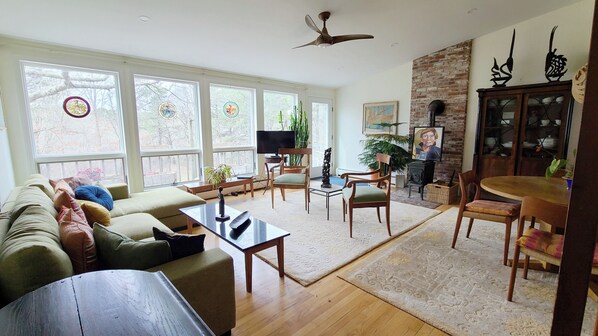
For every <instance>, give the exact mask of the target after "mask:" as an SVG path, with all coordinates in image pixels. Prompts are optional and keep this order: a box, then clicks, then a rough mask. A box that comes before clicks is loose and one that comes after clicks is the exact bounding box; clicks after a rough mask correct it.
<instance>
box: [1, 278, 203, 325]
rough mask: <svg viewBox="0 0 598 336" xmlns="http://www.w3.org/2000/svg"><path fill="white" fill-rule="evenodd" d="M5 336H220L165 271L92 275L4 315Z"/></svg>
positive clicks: (34, 296) (61, 283) (25, 299)
mask: <svg viewBox="0 0 598 336" xmlns="http://www.w3.org/2000/svg"><path fill="white" fill-rule="evenodd" d="M0 326H1V327H0V330H2V334H3V335H13V336H15V335H23V336H25V335H27V336H28V335H214V334H213V333H212V331H211V330H210V329H209V328H208V327H207V325H206V324H205V323H204V322H203V321H202V320H201V318H200V317H199V316H198V315H197V314H196V313H195V311H194V310H193V308H191V306H189V304H188V303H187V301H186V300H185V299H184V298H183V297H182V296H181V294H180V293H179V292H178V291H177V290H176V289H175V288H174V286H173V285H172V283H170V281H168V279H167V278H166V277H165V276H164V274H163V273H162V272H157V273H151V272H144V271H133V270H110V271H99V272H90V273H85V274H81V275H75V276H72V277H70V278H67V279H63V280H58V281H56V282H53V283H51V284H49V285H46V286H44V287H41V288H38V289H37V290H35V291H33V292H30V293H27V294H25V295H24V296H22V297H21V298H19V299H17V300H15V301H13V302H11V303H10V304H9V305H7V306H6V307H4V308H2V309H1V310H0Z"/></svg>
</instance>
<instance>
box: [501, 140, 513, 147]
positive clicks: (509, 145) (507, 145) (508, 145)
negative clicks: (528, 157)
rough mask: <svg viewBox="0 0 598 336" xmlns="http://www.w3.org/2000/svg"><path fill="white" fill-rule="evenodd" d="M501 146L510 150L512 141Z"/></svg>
mask: <svg viewBox="0 0 598 336" xmlns="http://www.w3.org/2000/svg"><path fill="white" fill-rule="evenodd" d="M502 146H503V147H504V148H512V147H513V141H509V142H505V143H503V144H502Z"/></svg>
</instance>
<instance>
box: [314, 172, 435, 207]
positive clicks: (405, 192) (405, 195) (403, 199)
mask: <svg viewBox="0 0 598 336" xmlns="http://www.w3.org/2000/svg"><path fill="white" fill-rule="evenodd" d="M316 181H317V182H316ZM312 183H321V180H320V179H317V180H314V182H312ZM330 183H332V184H336V185H340V186H342V185H345V180H343V179H341V178H340V177H338V176H330ZM424 190H425V188H424ZM390 199H391V200H393V201H395V202H400V203H406V204H411V205H417V206H421V207H424V208H428V209H436V208H438V206H440V205H441V203H436V202H430V201H426V200H425V199H426V195H425V191H424V199H423V200H422V198H421V195H420V194H419V192H418V189H417V187H411V197H409V188H395V187H392V188H391V192H390Z"/></svg>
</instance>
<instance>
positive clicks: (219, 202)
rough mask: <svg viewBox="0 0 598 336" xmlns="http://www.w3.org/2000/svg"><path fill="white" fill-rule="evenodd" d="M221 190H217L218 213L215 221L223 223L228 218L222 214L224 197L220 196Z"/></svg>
mask: <svg viewBox="0 0 598 336" xmlns="http://www.w3.org/2000/svg"><path fill="white" fill-rule="evenodd" d="M222 189H223V188H222V187H219V188H218V199H219V201H218V212H219V215H218V216H216V220H217V221H221V222H224V221H227V220H229V219H230V216H229V215H227V214H225V213H224V195H223V194H222Z"/></svg>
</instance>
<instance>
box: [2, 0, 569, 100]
mask: <svg viewBox="0 0 598 336" xmlns="http://www.w3.org/2000/svg"><path fill="white" fill-rule="evenodd" d="M577 1H579V0H500V1H498V0H450V1H447V0H417V1H415V0H369V1H363V0H302V1H297V0H259V1H258V0H216V1H214V0H211V1H208V0H177V1H155V0H127V1H121V0H105V1H80V0H63V1H47V0H22V1H14V0H0V8H1V9H0V35H4V36H9V37H17V38H23V39H28V40H34V41H44V42H50V43H54V44H60V45H65V46H72V47H78V48H84V49H89V50H98V51H104V52H110V53H116V54H122V55H129V56H136V57H142V58H147V59H153V60H160V61H167V62H171V63H177V64H185V65H192V66H197V67H201V68H206V69H212V70H220V71H226V72H233V73H239V74H244V75H251V76H257V77H265V78H271V79H277V80H284V81H290V82H297V83H304V84H310V85H317V86H323V87H329V88H336V87H341V86H344V85H347V84H349V83H351V82H353V81H355V80H357V79H359V78H363V77H365V76H368V75H371V74H374V73H377V72H381V71H384V70H386V69H389V68H392V67H395V66H398V65H400V64H403V63H405V62H408V61H410V60H413V59H415V58H418V57H421V56H423V55H426V54H428V53H430V52H434V51H437V50H440V49H443V48H445V47H447V46H450V45H454V44H456V43H459V42H462V41H465V40H468V39H472V38H475V37H478V36H481V35H484V34H486V33H489V32H493V31H496V30H498V29H500V28H503V27H506V26H509V25H512V24H515V23H517V22H521V21H524V20H526V19H529V18H532V17H535V16H538V15H541V14H543V13H547V12H550V11H553V10H555V9H558V8H560V7H563V6H568V5H570V4H573V3H575V2H577ZM322 11H330V12H331V17H330V19H329V20H328V22H327V28H328V30H329V33H330V34H331V35H345V34H371V35H374V39H368V40H359V41H350V42H343V43H340V44H335V45H333V46H331V47H328V48H319V47H316V46H308V47H304V48H299V49H292V48H293V47H296V46H298V45H302V44H305V43H308V42H310V41H313V40H314V39H315V38H316V37H317V36H318V34H317V33H316V32H314V31H313V30H311V29H309V28H308V27H307V25H306V24H305V15H306V14H309V15H310V16H311V17H312V18H313V20H314V21H315V23H316V25H318V26H319V27H320V28H321V27H322V22H321V21H320V20H319V19H318V13H320V12H322Z"/></svg>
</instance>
